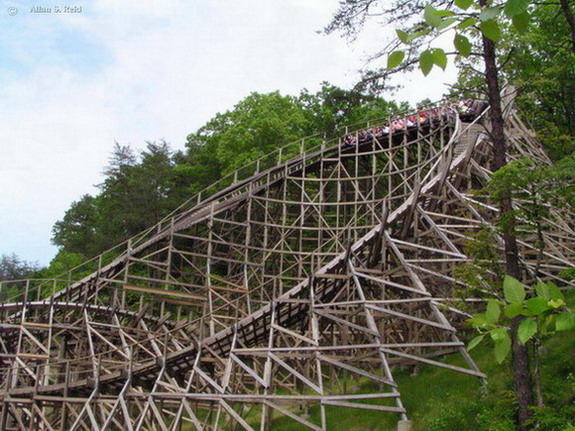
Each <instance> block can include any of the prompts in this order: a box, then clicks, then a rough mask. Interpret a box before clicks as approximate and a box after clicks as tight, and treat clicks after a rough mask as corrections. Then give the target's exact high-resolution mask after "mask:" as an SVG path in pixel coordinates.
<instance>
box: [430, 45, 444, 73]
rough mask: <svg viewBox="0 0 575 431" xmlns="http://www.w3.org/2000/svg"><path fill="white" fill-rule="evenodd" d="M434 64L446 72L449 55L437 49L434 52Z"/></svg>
mask: <svg viewBox="0 0 575 431" xmlns="http://www.w3.org/2000/svg"><path fill="white" fill-rule="evenodd" d="M433 62H434V63H435V64H437V65H438V66H439V67H441V68H442V69H443V70H445V68H446V67H447V55H445V51H443V49H441V48H436V49H434V50H433Z"/></svg>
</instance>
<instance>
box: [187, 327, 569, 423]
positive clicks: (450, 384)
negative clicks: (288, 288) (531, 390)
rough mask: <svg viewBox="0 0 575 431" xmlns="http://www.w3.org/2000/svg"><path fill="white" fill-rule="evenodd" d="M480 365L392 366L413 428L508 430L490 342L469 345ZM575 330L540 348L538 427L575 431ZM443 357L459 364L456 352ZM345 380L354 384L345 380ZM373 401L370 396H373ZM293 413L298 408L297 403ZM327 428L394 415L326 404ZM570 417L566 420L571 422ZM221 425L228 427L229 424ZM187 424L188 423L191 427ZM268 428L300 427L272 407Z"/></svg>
mask: <svg viewBox="0 0 575 431" xmlns="http://www.w3.org/2000/svg"><path fill="white" fill-rule="evenodd" d="M472 354H473V358H474V360H475V361H476V362H477V365H478V366H479V367H480V369H481V370H482V371H483V372H484V373H486V374H487V377H488V385H487V387H483V386H482V385H481V381H480V380H479V379H477V378H476V377H472V376H468V375H465V374H461V373H457V372H454V371H450V370H447V369H443V368H438V367H433V366H423V367H421V369H420V370H419V372H418V374H417V375H416V376H412V375H411V374H412V371H413V368H412V367H409V368H403V369H398V368H396V369H394V376H395V378H396V381H397V384H398V387H399V391H400V392H401V398H402V401H403V403H404V406H405V407H406V409H407V411H408V415H409V417H410V419H411V420H413V422H414V430H415V431H513V430H515V427H514V421H513V419H514V411H515V404H514V394H513V390H512V381H511V369H510V364H509V363H508V362H507V363H504V364H502V365H498V364H497V363H496V362H495V360H494V358H493V352H492V349H491V347H490V346H489V345H486V346H480V347H478V348H476V349H475V350H473V351H472ZM573 358H575V333H573V332H570V333H562V334H560V335H557V336H555V337H554V338H553V339H550V340H548V341H546V342H545V343H544V347H543V349H542V352H541V361H542V363H543V368H542V380H543V388H544V396H545V401H546V406H545V407H544V408H542V409H536V410H535V417H536V418H537V419H538V420H539V422H540V425H541V426H540V428H539V430H540V431H567V430H569V431H575V427H573V426H572V425H573V424H575V420H574V419H573V418H575V404H574V402H573V401H574V400H575V369H574V360H573ZM445 362H447V363H450V364H453V365H464V364H463V359H462V358H461V357H460V356H459V355H453V356H451V357H448V358H446V360H445ZM348 384H354V382H352V381H351V380H350V382H349V383H348ZM355 384H356V385H358V393H373V392H377V388H376V387H374V386H373V385H371V384H370V383H369V382H367V381H363V380H360V381H358V382H355ZM372 402H375V401H372ZM293 412H294V413H297V414H301V413H302V412H301V411H298V410H297V409H294V410H293ZM260 414H261V410H260V408H259V407H254V408H253V409H252V411H251V412H250V413H249V414H248V415H247V417H246V418H245V419H246V421H247V422H248V423H249V424H250V425H251V426H252V427H254V428H255V429H259V419H260ZM309 415H310V417H309V419H308V420H309V421H310V422H312V423H314V424H317V425H320V423H321V420H320V409H319V406H314V407H312V408H310V411H309ZM326 417H327V425H328V430H333V431H364V430H365V431H370V430H395V429H396V427H397V421H398V420H399V415H397V414H394V413H386V412H379V411H375V410H358V409H349V408H341V407H331V406H326ZM570 421H571V423H570ZM220 424H222V427H221V429H240V428H229V424H227V425H223V423H222V422H220ZM184 429H187V428H184ZM190 429H192V428H190ZM272 429H273V430H281V431H300V430H303V429H307V428H304V427H303V426H302V425H300V424H299V423H297V422H296V421H294V420H292V419H291V418H289V417H286V416H280V415H279V413H277V412H276V415H275V416H274V420H273V422H272Z"/></svg>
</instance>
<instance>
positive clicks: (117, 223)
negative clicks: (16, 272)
mask: <svg viewBox="0 0 575 431" xmlns="http://www.w3.org/2000/svg"><path fill="white" fill-rule="evenodd" d="M400 109H405V105H398V104H396V103H390V102H387V101H385V100H383V99H382V98H380V97H376V96H373V95H369V94H365V93H362V92H360V91H357V90H344V89H341V88H338V87H335V86H332V85H330V84H329V83H323V84H322V87H321V89H320V90H319V91H318V92H316V93H315V94H312V93H309V92H308V91H307V90H303V91H301V92H300V94H299V95H298V96H283V95H281V94H280V93H279V92H272V93H268V94H259V93H252V94H251V95H249V96H248V97H246V98H245V99H243V100H241V101H240V102H239V103H238V104H237V105H236V106H235V107H234V108H233V109H231V110H229V111H226V112H224V113H220V114H216V116H215V117H214V118H212V119H211V120H210V121H208V122H207V123H206V124H205V125H204V126H202V127H200V128H199V129H198V130H197V131H196V132H194V133H192V134H190V135H189V136H188V138H187V143H186V151H184V152H176V153H172V151H171V149H170V147H169V145H168V144H167V143H166V142H147V145H146V148H145V150H144V151H142V152H141V153H139V154H136V153H135V152H134V150H133V149H132V148H130V147H129V146H124V145H120V144H118V143H116V144H115V146H114V149H113V152H112V155H111V157H110V161H109V164H108V166H107V167H106V169H105V170H104V180H103V181H102V183H101V184H99V185H98V187H99V189H100V192H99V194H98V195H96V196H89V195H85V196H82V198H81V199H80V200H78V201H76V202H73V203H72V205H71V206H70V208H69V209H68V210H67V211H66V213H65V214H64V217H63V218H62V219H61V220H59V221H57V222H56V224H55V225H54V227H53V237H52V241H53V243H54V244H56V245H57V246H59V247H60V250H61V251H62V252H64V253H65V254H66V255H68V256H71V255H78V256H82V258H89V257H92V256H95V255H97V254H98V253H101V252H102V251H104V250H106V249H108V248H110V247H113V246H115V245H116V244H118V243H121V242H122V241H124V240H126V239H128V238H129V237H131V236H133V235H135V234H137V233H139V232H141V231H143V230H145V229H147V228H148V227H150V226H151V225H153V224H155V223H157V222H158V221H160V220H161V219H163V218H164V217H166V216H167V215H168V214H169V213H170V212H171V211H172V210H174V209H175V208H177V207H178V206H179V205H181V204H182V203H183V202H185V201H186V200H188V199H190V198H191V197H193V196H194V195H196V194H197V193H198V192H200V191H202V190H204V189H205V188H207V187H209V186H210V185H212V184H213V183H215V182H216V181H218V180H220V179H221V178H222V176H224V175H226V174H229V173H231V172H233V171H234V170H236V169H238V168H244V167H245V166H247V165H249V164H250V162H252V161H254V160H256V159H259V158H261V157H263V156H266V155H267V154H269V153H271V152H273V151H274V150H275V149H277V148H278V147H280V146H283V145H285V144H288V143H291V142H294V141H297V140H299V139H301V138H304V137H305V136H309V135H311V134H312V133H317V132H319V133H320V135H321V133H322V132H323V136H321V137H319V138H317V139H316V141H315V142H316V143H319V142H321V141H322V139H329V138H330V137H332V136H336V135H338V136H339V135H340V134H342V133H343V131H342V130H341V127H342V126H343V125H347V124H349V123H356V122H359V121H365V120H366V119H372V118H377V117H379V118H385V117H388V116H389V115H391V114H393V113H394V112H397V111H398V110H400ZM298 151H299V147H298V148H296V146H295V145H294V147H293V148H292V153H289V152H287V153H283V155H282V160H286V159H287V158H289V157H292V156H293V155H295V153H296V152H298ZM277 162H278V156H277V155H276V157H275V158H274V159H272V160H271V164H275V163H277ZM252 166H253V168H252V170H251V171H250V170H246V171H247V173H248V174H251V173H253V172H255V165H252ZM229 183H231V179H230V180H229V181H228V182H227V184H229ZM225 185H226V183H221V184H219V185H218V187H220V188H223V187H224V186H225ZM61 258H62V257H57V259H56V262H57V263H58V262H60V259H61ZM78 263H79V262H78ZM64 266H66V265H64Z"/></svg>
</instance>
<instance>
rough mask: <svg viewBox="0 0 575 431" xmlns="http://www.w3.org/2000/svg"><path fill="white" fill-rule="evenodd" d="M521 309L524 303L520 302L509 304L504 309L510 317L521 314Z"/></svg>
mask: <svg viewBox="0 0 575 431" xmlns="http://www.w3.org/2000/svg"><path fill="white" fill-rule="evenodd" d="M521 311H523V304H522V303H520V302H519V303H517V304H508V305H507V306H505V308H504V310H503V312H504V313H505V315H506V316H507V317H509V318H510V319H513V318H514V317H516V316H519V315H520V314H521Z"/></svg>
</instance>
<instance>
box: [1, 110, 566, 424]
mask: <svg viewBox="0 0 575 431" xmlns="http://www.w3.org/2000/svg"><path fill="white" fill-rule="evenodd" d="M434 112H435V113H436V114H435V115H436V116H435V117H430V120H429V121H427V122H423V121H421V122H420V121H416V124H412V125H411V126H409V127H408V126H407V124H409V122H410V121H412V120H410V115H414V116H415V118H416V119H419V118H420V117H419V114H418V113H413V114H410V115H406V116H405V118H403V121H404V122H403V124H404V125H405V126H404V127H403V128H402V129H397V128H396V130H394V129H393V127H391V126H392V125H393V124H394V123H393V122H391V121H384V122H381V123H377V122H371V123H370V124H369V127H366V126H357V127H356V128H355V129H348V130H347V131H346V134H345V135H344V136H342V137H341V138H338V139H335V140H333V141H330V142H325V141H323V140H321V139H318V138H317V137H312V138H309V139H306V140H301V141H298V142H297V143H295V144H292V145H288V146H286V147H283V148H282V149H280V150H279V151H277V152H274V153H272V154H270V155H268V156H266V157H264V158H262V159H260V160H258V161H257V162H255V163H254V164H253V165H248V166H246V167H244V168H242V169H240V170H238V171H236V172H235V173H234V174H232V175H231V176H230V177H228V178H224V179H223V180H221V181H220V182H218V183H217V184H215V185H214V186H212V187H209V188H208V189H206V190H204V191H202V192H201V193H200V194H199V195H198V196H195V197H193V198H191V199H190V200H189V201H188V202H187V203H185V204H184V205H182V207H180V208H179V209H178V210H177V211H176V212H175V213H174V214H172V215H171V216H170V217H168V218H167V219H165V220H163V221H162V222H160V223H159V224H157V225H156V226H153V227H151V228H150V229H148V230H147V231H145V232H142V233H141V234H140V235H137V236H136V237H134V238H131V239H130V240H129V241H127V242H126V243H123V244H121V245H119V246H118V247H116V248H114V249H112V250H109V251H107V252H105V253H103V254H102V255H101V256H98V257H97V258H95V259H92V260H91V261H89V262H86V263H85V264H83V265H81V266H80V267H78V268H77V269H75V270H72V271H70V272H69V273H67V274H65V275H63V276H61V277H59V278H57V279H53V280H17V281H13V282H3V283H0V298H1V299H2V302H1V303H0V406H1V407H0V428H1V429H3V430H54V431H56V430H68V429H73V430H89V429H91V430H100V431H104V430H112V429H126V430H134V431H136V430H164V431H175V430H180V429H182V428H185V427H186V426H188V427H190V428H195V429H198V430H204V429H206V430H207V429H248V430H251V429H256V428H259V429H260V430H267V429H270V428H273V426H274V420H275V419H276V418H277V417H278V416H282V417H284V418H285V419H286V420H289V421H293V422H294V423H296V424H297V425H298V426H299V427H301V429H308V428H309V429H312V430H326V429H330V427H331V425H332V424H333V422H332V420H333V419H332V418H331V417H330V414H329V412H330V411H333V409H334V408H337V409H346V410H348V411H349V412H352V413H353V412H356V411H358V410H362V409H368V410H374V411H377V412H380V413H381V414H382V415H385V414H395V415H398V419H399V420H400V421H401V423H402V424H410V422H409V420H408V412H407V411H406V409H405V407H404V405H403V403H402V400H401V393H400V390H399V388H398V387H397V384H396V382H395V379H394V376H393V367H394V365H396V364H403V365H405V364H413V365H418V364H426V365H431V366H437V367H443V368H446V369H449V370H452V371H454V372H461V373H465V374H467V375H470V376H472V377H476V378H480V379H482V378H484V376H483V374H482V373H481V372H480V370H479V369H478V368H477V366H476V365H475V364H474V362H473V360H472V359H471V357H470V356H469V355H468V354H467V352H466V350H465V347H464V344H463V343H462V342H461V341H460V340H459V338H458V336H457V327H458V324H459V322H460V319H461V316H462V313H461V312H459V311H458V310H456V309H454V308H453V307H446V306H445V305H444V303H443V302H444V301H443V298H452V297H454V296H456V295H455V293H456V292H457V290H458V289H461V288H462V287H464V286H463V282H462V281H461V280H458V279H457V277H456V275H455V274H454V269H455V268H456V267H457V265H460V264H461V263H464V262H468V261H469V257H468V256H467V255H466V251H465V244H466V242H467V241H469V240H470V239H471V238H472V236H473V234H474V233H475V232H476V231H477V229H479V228H480V227H481V226H490V225H491V224H492V222H493V220H495V218H496V217H497V209H496V208H495V207H494V206H493V205H491V204H490V203H489V202H487V201H483V200H481V201H480V200H478V199H477V198H473V197H471V195H470V193H469V192H470V191H471V190H473V189H474V188H477V187H479V186H481V185H482V184H485V182H486V181H487V180H488V179H489V176H490V171H489V158H488V154H489V153H490V148H489V147H490V144H489V141H488V135H487V133H485V125H486V124H487V122H486V121H485V117H486V116H487V115H488V112H484V113H481V114H480V115H478V116H476V117H475V118H474V120H473V121H472V122H471V123H465V122H462V121H461V119H460V118H459V116H458V115H457V112H456V111H455V110H453V109H452V108H451V107H449V106H443V105H440V106H438V107H436V108H435V111H434ZM505 112H506V115H507V119H506V121H507V134H508V136H507V138H508V142H509V154H510V158H511V159H513V158H516V157H521V156H528V157H530V158H532V159H533V160H535V161H536V162H537V163H541V164H546V163H550V162H549V160H548V158H547V156H546V155H545V154H544V152H543V151H542V149H541V147H540V145H539V144H538V143H537V142H536V141H534V139H533V135H532V134H531V133H530V132H529V131H528V130H527V129H526V128H525V126H524V125H523V123H522V122H521V121H520V119H519V118H518V116H517V114H516V113H515V111H514V110H513V109H512V108H510V109H507V110H506V111H505ZM412 118H413V117H412ZM290 156H293V158H291V159H289V157H290ZM518 205H520V203H518ZM557 211H559V210H557ZM555 220H556V221H554V222H553V223H551V222H550V224H551V225H552V229H550V230H549V231H548V232H546V233H545V244H546V248H545V250H544V251H543V253H539V252H538V250H536V249H535V246H534V245H533V244H530V242H529V241H521V242H520V248H521V255H522V264H523V266H524V268H525V270H526V273H528V274H530V277H538V278H540V279H543V280H555V281H558V280H559V281H560V280H561V278H560V275H559V274H560V272H561V271H562V270H564V269H566V268H569V267H573V266H574V261H575V256H574V253H575V235H574V231H573V218H572V214H566V213H562V214H561V217H555ZM494 237H495V242H496V244H495V245H496V246H497V245H499V246H501V244H497V241H500V239H499V238H498V237H497V236H496V235H495V236H494ZM537 256H543V261H540V262H538V263H536V258H537ZM86 273H89V274H90V275H88V276H85V274H86ZM79 274H80V275H79ZM14 287H17V288H18V289H19V291H20V292H21V294H19V295H18V296H17V297H15V298H6V297H3V296H1V295H2V294H3V293H2V292H5V291H6V289H7V288H10V290H14V289H13V288H14ZM451 353H457V354H460V355H461V356H462V357H463V360H464V363H465V365H464V366H454V365H450V364H448V363H445V362H442V361H441V360H440V358H441V357H443V356H445V355H446V354H451ZM357 381H361V382H362V384H363V387H362V390H361V391H358V390H357V389H358V388H357V387H354V386H355V385H354V384H353V382H357ZM312 411H313V412H316V413H315V414H313V415H310V414H309V413H310V412H312ZM186 429H187V428H186ZM406 429H407V428H406Z"/></svg>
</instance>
